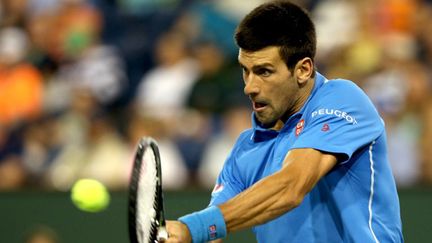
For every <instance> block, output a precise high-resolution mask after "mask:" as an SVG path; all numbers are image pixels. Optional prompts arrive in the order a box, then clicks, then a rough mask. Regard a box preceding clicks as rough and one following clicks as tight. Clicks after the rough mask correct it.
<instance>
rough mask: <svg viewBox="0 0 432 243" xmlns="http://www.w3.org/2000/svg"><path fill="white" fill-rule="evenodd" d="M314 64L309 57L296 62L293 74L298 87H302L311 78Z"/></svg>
mask: <svg viewBox="0 0 432 243" xmlns="http://www.w3.org/2000/svg"><path fill="white" fill-rule="evenodd" d="M313 72H314V63H313V61H312V59H311V58H310V57H305V58H303V59H301V60H300V61H298V62H297V64H296V66H295V69H294V74H295V77H296V78H297V82H298V84H299V85H301V86H303V85H304V84H306V83H307V81H308V80H309V79H310V78H311V77H312V76H313Z"/></svg>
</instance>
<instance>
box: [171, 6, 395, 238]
mask: <svg viewBox="0 0 432 243" xmlns="http://www.w3.org/2000/svg"><path fill="white" fill-rule="evenodd" d="M334 38H338V37H337V36H335V37H334ZM235 39H236V42H237V45H238V46H239V48H240V49H239V55H238V60H239V63H240V65H241V67H242V68H243V78H244V83H245V87H244V92H245V94H246V95H248V96H249V97H250V99H251V101H252V105H253V110H254V112H253V115H252V122H253V127H252V128H251V129H249V130H246V131H245V132H243V133H242V134H241V135H240V137H239V138H238V140H237V142H236V144H235V146H234V148H233V149H232V152H231V154H230V155H229V157H228V158H227V160H226V162H225V165H224V167H223V169H222V171H221V173H220V175H219V178H218V180H217V184H216V186H215V189H214V191H213V193H212V199H211V202H210V205H209V207H208V208H206V209H204V210H202V211H198V212H195V213H192V214H189V215H186V216H184V217H181V218H180V219H179V220H178V221H170V222H168V225H167V230H168V232H169V235H170V238H169V239H168V240H167V242H194V243H198V242H207V241H212V240H215V239H220V238H223V237H225V236H226V235H227V233H229V232H234V231H237V230H241V229H245V228H250V227H252V229H253V231H254V233H255V235H256V238H257V240H258V242H264V243H267V242H284V243H285V242H290V243H294V242H299V243H305V242H306V243H309V242H332V243H335V242H361V243H368V242H403V236H402V232H401V218H400V209H399V199H398V195H397V191H396V186H395V182H394V179H393V176H392V172H391V169H390V167H389V163H388V161H387V154H386V134H385V128H384V123H383V120H382V119H381V118H380V116H379V114H378V113H377V110H376V109H375V108H374V106H373V105H372V103H371V101H370V100H369V99H368V97H367V96H366V95H365V94H364V93H363V92H362V90H361V89H360V88H359V87H357V86H356V85H355V84H354V83H353V82H351V81H348V80H343V79H336V80H328V79H326V78H325V77H324V76H322V75H321V74H320V73H318V72H317V71H316V70H315V67H314V55H315V49H316V37H315V28H314V24H313V23H312V21H311V19H310V17H309V16H308V14H307V13H306V12H305V11H304V10H303V9H301V8H300V7H298V6H296V5H294V4H292V3H289V2H287V1H272V2H268V3H264V4H263V5H261V6H259V7H257V8H256V9H254V10H253V11H252V12H251V13H249V14H248V15H247V16H246V17H245V18H244V19H243V20H242V22H241V23H240V25H239V26H238V28H237V31H236V33H235Z"/></svg>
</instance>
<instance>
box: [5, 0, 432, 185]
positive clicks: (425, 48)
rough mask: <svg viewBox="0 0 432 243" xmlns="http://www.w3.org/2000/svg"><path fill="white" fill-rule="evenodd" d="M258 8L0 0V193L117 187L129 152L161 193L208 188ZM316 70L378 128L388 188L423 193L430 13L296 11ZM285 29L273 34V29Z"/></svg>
mask: <svg viewBox="0 0 432 243" xmlns="http://www.w3.org/2000/svg"><path fill="white" fill-rule="evenodd" d="M261 2H264V0H253V1H250V0H249V1H238V0H157V1H152V0H1V1H0V191H8V190H21V189H38V190H60V191H65V190H69V188H70V186H71V185H72V184H73V183H74V182H75V181H76V180H77V179H79V178H84V177H90V178H95V179H98V180H100V181H102V182H103V183H105V184H106V185H107V186H108V187H109V188H111V189H112V190H123V189H125V188H126V187H127V183H128V179H129V175H130V170H131V165H132V159H133V156H134V150H135V146H136V143H137V141H138V140H139V138H140V137H142V136H152V137H154V138H155V139H156V140H157V141H158V144H159V146H160V153H161V160H162V168H163V172H162V173H163V176H164V177H163V183H164V187H165V188H166V189H169V190H178V189H184V188H187V187H200V188H211V187H212V186H213V183H214V181H215V179H216V176H217V174H218V171H219V170H220V169H221V166H222V164H223V162H224V160H225V158H226V156H227V155H228V154H229V152H230V148H231V146H232V145H233V144H234V142H235V139H236V137H237V136H238V135H239V133H240V132H241V131H243V130H244V129H247V128H249V127H250V126H251V124H250V118H251V109H250V104H249V101H248V98H247V97H245V95H244V94H243V82H242V79H241V70H240V68H239V67H238V64H237V48H236V46H235V44H234V40H233V32H234V30H235V27H236V25H237V24H238V22H239V21H240V20H241V18H242V17H243V16H244V15H245V14H246V13H247V12H248V11H249V10H251V9H252V8H253V7H255V6H257V5H258V4H259V3H261ZM296 2H297V3H299V4H301V5H302V6H304V7H305V8H307V9H308V10H310V11H311V15H312V17H313V19H314V20H315V23H316V27H317V34H318V53H317V57H316V65H317V68H318V70H319V71H320V72H321V73H323V74H324V75H326V76H327V77H329V78H339V77H340V78H347V79H351V80H353V81H354V82H356V83H357V84H358V85H359V86H360V87H362V88H363V89H364V90H365V92H366V93H367V94H368V95H369V96H370V97H371V99H372V101H373V102H374V103H375V105H376V107H377V108H378V110H379V112H380V113H381V115H382V117H383V118H384V120H385V122H386V128H387V130H388V145H389V146H388V150H389V160H390V162H391V165H392V168H393V172H394V174H395V177H396V181H397V183H398V185H399V186H400V187H410V186H415V185H419V184H425V185H432V149H430V148H432V96H431V88H432V87H431V85H432V71H431V70H432V69H431V68H430V67H432V2H431V1H426V0H362V1H360V0H344V1H341V0H297V1H296ZM281 28H283V26H281Z"/></svg>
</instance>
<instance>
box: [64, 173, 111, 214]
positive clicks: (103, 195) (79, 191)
mask: <svg viewBox="0 0 432 243" xmlns="http://www.w3.org/2000/svg"><path fill="white" fill-rule="evenodd" d="M71 199H72V202H73V203H74V204H75V206H76V207H77V208H79V209H81V210H83V211H85V212H91V213H96V212H100V211H102V210H104V209H105V208H107V207H108V205H109V202H110V194H109V192H108V190H107V188H106V187H105V186H104V185H103V184H102V183H100V182H99V181H97V180H94V179H80V180H78V181H76V182H75V184H74V185H73V186H72V189H71Z"/></svg>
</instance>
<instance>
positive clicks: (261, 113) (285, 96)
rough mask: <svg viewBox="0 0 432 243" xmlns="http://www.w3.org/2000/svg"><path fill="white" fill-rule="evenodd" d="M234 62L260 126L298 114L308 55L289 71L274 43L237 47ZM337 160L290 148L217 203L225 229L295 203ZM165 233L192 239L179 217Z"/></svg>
mask: <svg viewBox="0 0 432 243" xmlns="http://www.w3.org/2000/svg"><path fill="white" fill-rule="evenodd" d="M239 63H240V65H241V66H242V68H243V79H244V81H245V88H244V92H245V94H246V95H248V96H249V97H250V98H251V100H252V103H253V108H254V111H255V116H256V118H257V119H258V121H260V122H261V123H262V124H274V126H273V129H277V130H279V129H280V128H281V127H282V126H283V124H284V122H285V121H286V119H287V118H289V117H290V116H291V115H292V114H294V113H296V112H298V111H299V110H300V109H301V107H302V106H303V105H304V103H305V102H306V100H307V98H308V97H309V95H310V93H311V91H312V89H313V85H314V78H313V77H312V76H313V75H312V74H313V72H314V68H313V62H312V60H311V59H310V58H304V59H302V60H300V61H299V62H298V63H297V64H296V66H295V68H294V70H293V71H292V72H291V71H289V69H288V68H287V66H286V64H285V62H284V61H283V60H282V59H281V57H280V55H279V48H278V47H274V46H273V47H267V48H264V49H262V50H259V51H256V52H247V51H244V50H242V49H240V51H239ZM251 163H253V161H251ZM336 163H337V158H336V157H335V156H334V155H331V154H326V153H322V152H320V151H318V150H314V149H309V148H305V149H293V150H291V151H289V152H288V154H287V155H286V157H285V159H284V163H283V166H282V169H281V170H279V171H278V172H276V173H274V174H273V175H270V176H268V177H266V178H264V179H262V180H260V181H259V182H257V183H255V184H254V185H253V186H252V187H250V188H248V189H247V190H245V191H243V192H242V193H240V194H238V195H237V196H235V197H234V198H232V199H230V200H229V201H227V202H225V203H223V204H221V205H219V208H220V209H221V211H222V214H223V216H224V219H225V223H226V226H227V230H228V232H233V231H237V230H241V229H245V228H249V227H251V226H254V225H259V224H262V223H265V222H267V221H269V220H272V219H274V218H276V217H278V216H280V215H282V214H284V213H286V212H288V211H290V210H291V209H293V208H295V207H297V206H298V205H299V204H300V203H301V202H302V200H303V198H304V196H305V195H306V194H307V193H308V192H309V191H310V190H311V189H312V188H313V187H314V186H315V184H316V183H317V182H318V181H319V179H320V178H321V177H323V176H324V175H325V174H326V173H327V172H328V171H330V170H331V169H332V168H333V167H334V166H335V165H336ZM167 231H168V233H169V235H170V237H169V239H168V240H167V241H166V242H168V243H175V242H176V243H180V242H181V243H189V242H191V236H190V233H189V229H188V228H187V226H186V225H185V224H183V223H181V222H179V221H168V222H167ZM214 242H222V241H221V240H217V241H214Z"/></svg>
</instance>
